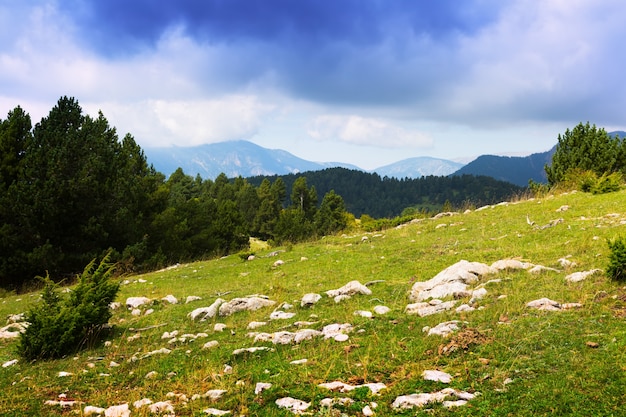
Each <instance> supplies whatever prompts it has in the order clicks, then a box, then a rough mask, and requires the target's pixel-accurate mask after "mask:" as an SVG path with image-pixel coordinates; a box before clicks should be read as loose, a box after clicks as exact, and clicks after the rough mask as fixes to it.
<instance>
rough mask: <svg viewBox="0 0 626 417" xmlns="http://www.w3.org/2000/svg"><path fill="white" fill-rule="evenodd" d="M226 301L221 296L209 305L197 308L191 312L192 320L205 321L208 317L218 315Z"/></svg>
mask: <svg viewBox="0 0 626 417" xmlns="http://www.w3.org/2000/svg"><path fill="white" fill-rule="evenodd" d="M224 302H225V301H224V300H222V299H221V298H218V299H217V300H215V301H214V302H213V304H211V305H210V306H209V307H201V308H196V309H195V310H193V311H192V312H191V313H189V314H188V316H189V317H191V320H194V321H195V320H200V321H205V320H206V319H210V318H213V317H215V316H216V315H217V313H218V311H219V308H220V306H221V305H222V304H223V303H224Z"/></svg>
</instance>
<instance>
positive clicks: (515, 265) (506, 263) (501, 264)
mask: <svg viewBox="0 0 626 417" xmlns="http://www.w3.org/2000/svg"><path fill="white" fill-rule="evenodd" d="M533 266H535V265H533V264H531V263H528V262H522V261H519V260H517V259H501V260H499V261H495V262H494V263H492V264H491V269H493V270H494V271H504V270H507V269H512V270H515V269H530V268H532V267H533Z"/></svg>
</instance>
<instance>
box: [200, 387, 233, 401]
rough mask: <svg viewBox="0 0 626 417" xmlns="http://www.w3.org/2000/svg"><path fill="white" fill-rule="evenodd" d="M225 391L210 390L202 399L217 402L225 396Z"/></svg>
mask: <svg viewBox="0 0 626 417" xmlns="http://www.w3.org/2000/svg"><path fill="white" fill-rule="evenodd" d="M226 392H228V391H226V390H225V389H210V390H208V391H207V392H205V393H204V394H203V395H202V397H203V398H208V399H209V400H211V401H217V400H219V399H220V398H222V397H223V396H224V394H226Z"/></svg>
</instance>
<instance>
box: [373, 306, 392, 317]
mask: <svg viewBox="0 0 626 417" xmlns="http://www.w3.org/2000/svg"><path fill="white" fill-rule="evenodd" d="M390 311H391V309H390V308H389V307H387V306H376V307H374V313H376V314H378V315H379V316H383V315H385V314H387V313H389V312H390Z"/></svg>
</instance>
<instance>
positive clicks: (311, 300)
mask: <svg viewBox="0 0 626 417" xmlns="http://www.w3.org/2000/svg"><path fill="white" fill-rule="evenodd" d="M321 299H322V296H321V295H319V294H316V293H308V294H304V295H303V296H302V300H301V301H300V306H301V307H310V306H312V305H314V304H316V303H317V302H318V301H319V300H321Z"/></svg>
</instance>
